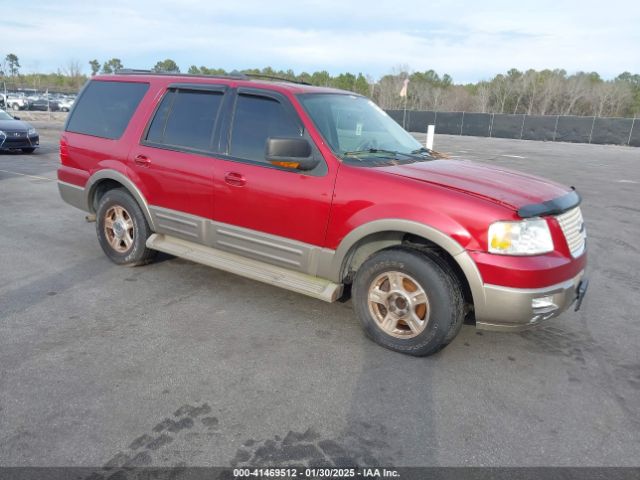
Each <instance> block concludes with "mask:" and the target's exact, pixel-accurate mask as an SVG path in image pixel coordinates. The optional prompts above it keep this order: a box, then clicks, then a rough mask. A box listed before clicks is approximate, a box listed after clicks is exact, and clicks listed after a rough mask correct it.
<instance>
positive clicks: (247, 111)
mask: <svg viewBox="0 0 640 480" xmlns="http://www.w3.org/2000/svg"><path fill="white" fill-rule="evenodd" d="M301 135H302V131H301V128H300V126H299V125H298V123H297V122H296V121H295V118H293V117H292V116H291V114H289V113H288V112H287V111H286V110H285V109H284V107H283V106H282V104H281V103H280V102H278V101H277V100H274V99H272V98H267V97H259V96H253V95H239V96H238V100H237V102H236V112H235V115H234V117H233V130H232V133H231V148H230V154H231V155H232V156H234V157H237V158H244V159H247V160H254V161H257V162H264V161H265V148H266V145H267V139H268V138H269V137H299V136H301Z"/></svg>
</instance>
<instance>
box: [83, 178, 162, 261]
mask: <svg viewBox="0 0 640 480" xmlns="http://www.w3.org/2000/svg"><path fill="white" fill-rule="evenodd" d="M96 232H97V234H98V241H99V242H100V246H101V247H102V250H103V251H104V253H105V254H106V255H107V257H109V259H110V260H111V261H113V262H114V263H117V264H118V265H129V266H136V265H144V264H146V263H149V262H150V261H151V260H152V259H153V257H154V256H155V254H156V252H155V250H151V249H148V248H147V245H146V242H147V239H148V238H149V236H150V235H151V234H152V233H153V232H152V231H151V229H150V228H149V224H148V223H147V220H146V218H145V217H144V214H143V213H142V209H141V208H140V206H139V205H138V203H137V202H136V201H135V199H134V198H133V197H132V196H131V195H129V193H128V192H126V191H125V190H122V189H119V188H118V189H113V190H109V191H108V192H107V193H105V194H104V195H103V196H102V198H101V199H100V202H99V204H98V209H97V211H96Z"/></svg>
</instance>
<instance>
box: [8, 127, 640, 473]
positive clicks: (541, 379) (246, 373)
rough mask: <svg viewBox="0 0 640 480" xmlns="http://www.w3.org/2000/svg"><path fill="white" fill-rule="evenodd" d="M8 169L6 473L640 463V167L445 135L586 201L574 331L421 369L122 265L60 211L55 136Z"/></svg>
mask: <svg viewBox="0 0 640 480" xmlns="http://www.w3.org/2000/svg"><path fill="white" fill-rule="evenodd" d="M33 123H34V124H35V125H36V126H37V127H38V128H39V130H40V132H41V142H42V145H43V146H42V148H41V149H40V150H39V151H38V152H36V153H35V154H33V155H20V154H6V153H3V154H0V465H3V466H27V465H28V466H89V467H96V468H102V467H103V466H113V467H117V466H122V465H153V466H173V465H178V464H187V465H198V466H207V465H215V466H228V465H254V466H256V465H279V464H285V465H288V464H300V463H304V462H309V461H316V460H318V459H319V458H320V457H321V459H322V461H327V462H330V463H333V464H341V463H345V462H349V461H350V460H354V461H356V462H358V463H360V464H363V465H378V466H385V465H387V466H388V465H395V466H425V465H429V466H431V465H438V466H440V465H441V466H457V465H474V466H538V465H562V466H577V465H580V466H586V465H597V466H607V465H615V466H638V465H640V461H639V460H638V459H640V353H639V352H640V349H639V348H638V340H639V339H640V317H639V313H638V312H639V311H640V297H639V295H638V292H639V291H640V244H639V243H638V239H639V238H640V227H639V226H638V224H639V219H640V149H634V148H629V147H617V146H601V145H582V144H565V143H542V142H531V141H517V140H502V139H490V138H474V137H453V136H437V137H436V144H435V146H436V148H437V149H438V150H441V151H444V152H448V153H449V154H450V155H451V156H454V157H464V158H470V159H474V160H479V161H482V162H488V163H492V164H497V165H502V166H508V167H513V168H516V169H520V170H523V171H526V172H531V173H536V174H540V175H543V176H546V177H549V178H552V179H555V180H558V181H560V182H562V183H565V184H569V185H575V186H576V187H577V188H578V189H579V191H580V192H581V193H582V195H583V198H584V203H583V213H584V216H585V219H586V222H587V229H588V235H589V261H590V266H589V275H590V280H591V284H590V288H589V293H588V295H587V297H586V299H585V301H584V303H583V308H582V310H581V311H580V312H578V313H573V312H568V313H566V314H564V315H563V316H562V317H560V318H559V319H555V320H552V321H551V322H550V323H549V324H547V325H546V326H545V327H543V328H540V329H537V330H533V331H529V332H524V333H521V334H505V333H492V332H479V331H476V330H475V328H474V327H473V326H471V325H465V326H464V327H463V330H462V332H461V334H460V335H459V336H458V337H457V338H456V340H455V341H454V342H453V343H452V344H451V345H450V346H449V347H448V348H446V349H445V350H444V351H442V352H441V353H439V354H437V355H436V356H433V357H429V358H411V357H407V356H404V355H400V354H397V353H393V352H390V351H387V350H384V349H382V348H381V347H379V346H377V345H375V344H373V343H372V342H370V341H369V340H367V339H366V338H365V337H364V336H363V334H362V332H361V330H360V327H359V325H358V323H357V320H356V318H355V316H354V314H353V313H352V308H351V303H350V302H346V303H335V304H327V303H323V302H321V301H319V300H314V299H311V298H307V297H304V296H301V295H297V294H294V293H291V292H288V291H284V290H279V289H277V288H275V287H271V286H268V285H264V284H261V283H256V282H253V281H250V280H246V279H243V278H240V277H237V276H234V275H231V274H227V273H224V272H220V271H216V270H213V269H211V268H208V267H204V266H200V265H196V264H193V263H190V262H188V261H184V260H181V259H176V258H170V257H168V256H164V257H161V258H160V261H158V262H156V263H154V264H152V265H149V266H145V267H141V268H123V267H117V266H115V265H114V264H112V263H110V262H109V260H107V258H106V257H105V256H104V255H103V253H102V251H101V250H100V247H99V246H98V242H97V239H96V235H95V225H94V224H90V223H86V222H85V221H84V214H83V213H82V212H80V211H78V210H75V209H74V208H72V207H70V206H68V205H66V204H64V203H63V202H62V200H60V198H59V196H58V192H57V186H56V182H55V178H56V173H55V170H56V167H57V162H58V159H57V135H58V133H59V129H60V128H61V123H59V122H58V123H46V122H43V121H41V122H33Z"/></svg>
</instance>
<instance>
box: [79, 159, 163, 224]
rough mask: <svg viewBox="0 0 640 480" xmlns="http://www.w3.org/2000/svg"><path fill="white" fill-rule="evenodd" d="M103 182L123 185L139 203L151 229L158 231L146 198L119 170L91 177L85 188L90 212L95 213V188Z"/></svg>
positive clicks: (98, 173)
mask: <svg viewBox="0 0 640 480" xmlns="http://www.w3.org/2000/svg"><path fill="white" fill-rule="evenodd" d="M101 180H114V181H116V182H118V183H120V184H122V186H124V188H125V189H126V190H127V191H128V192H129V193H130V194H131V196H133V198H134V199H135V200H136V202H138V205H140V208H141V209H142V213H143V214H144V217H145V218H146V220H147V223H148V224H149V226H150V227H151V230H153V231H155V230H156V226H155V224H154V222H153V217H152V216H151V212H150V210H149V204H148V203H147V200H146V198H145V197H144V195H143V194H142V192H141V191H140V189H139V188H138V187H137V186H136V185H135V183H133V182H132V181H131V180H130V179H129V178H128V177H126V176H125V175H123V174H122V173H120V172H118V171H117V170H112V169H105V170H100V171H98V172H96V173H94V174H93V175H91V177H89V180H87V183H86V185H85V188H84V195H85V204H86V205H87V208H88V211H90V212H92V213H95V212H94V208H93V202H92V198H93V194H94V191H95V186H96V185H97V184H98V183H99V182H100V181H101Z"/></svg>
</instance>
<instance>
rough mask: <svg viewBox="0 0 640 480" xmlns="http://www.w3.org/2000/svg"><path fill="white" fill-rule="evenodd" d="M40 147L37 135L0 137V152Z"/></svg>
mask: <svg viewBox="0 0 640 480" xmlns="http://www.w3.org/2000/svg"><path fill="white" fill-rule="evenodd" d="M39 146H40V137H39V136H38V135H34V136H31V137H29V136H27V135H20V136H13V135H11V134H8V135H5V136H2V135H0V150H15V149H20V148H38V147H39Z"/></svg>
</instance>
